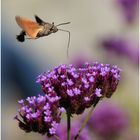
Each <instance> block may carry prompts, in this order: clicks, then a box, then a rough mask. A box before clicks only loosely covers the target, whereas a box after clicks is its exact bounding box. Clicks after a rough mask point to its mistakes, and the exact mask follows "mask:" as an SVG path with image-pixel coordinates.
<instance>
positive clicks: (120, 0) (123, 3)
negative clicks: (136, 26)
mask: <svg viewBox="0 0 140 140" xmlns="http://www.w3.org/2000/svg"><path fill="white" fill-rule="evenodd" d="M117 4H118V5H119V6H120V8H121V10H122V12H123V14H124V17H125V19H126V21H127V22H128V23H132V22H134V20H135V18H136V16H138V5H139V0H117Z"/></svg>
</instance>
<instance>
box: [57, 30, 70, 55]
mask: <svg viewBox="0 0 140 140" xmlns="http://www.w3.org/2000/svg"><path fill="white" fill-rule="evenodd" d="M58 30H60V31H63V32H67V33H68V35H69V38H68V45H67V57H69V46H70V31H68V30H63V29H58Z"/></svg>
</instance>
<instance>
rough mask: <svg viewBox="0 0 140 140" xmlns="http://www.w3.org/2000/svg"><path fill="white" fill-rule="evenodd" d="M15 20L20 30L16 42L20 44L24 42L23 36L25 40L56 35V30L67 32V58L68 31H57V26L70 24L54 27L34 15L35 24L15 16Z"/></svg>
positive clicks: (52, 24)
mask: <svg viewBox="0 0 140 140" xmlns="http://www.w3.org/2000/svg"><path fill="white" fill-rule="evenodd" d="M15 20H16V22H17V24H18V25H19V27H20V28H21V29H22V31H21V32H20V34H19V35H17V40H18V41H20V42H24V41H25V36H28V37H27V38H26V39H38V38H40V37H44V36H48V35H50V34H52V33H56V32H57V31H58V30H60V31H64V32H67V33H68V35H69V38H68V45H67V56H68V49H69V44H70V31H68V30H63V29H59V28H58V26H61V25H65V24H70V22H66V23H61V24H58V25H54V22H52V23H48V22H45V21H43V20H42V19H41V18H39V17H38V16H37V15H35V20H36V22H35V21H32V20H29V19H26V18H24V17H21V16H16V17H15Z"/></svg>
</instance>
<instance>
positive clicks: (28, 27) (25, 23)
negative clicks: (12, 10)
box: [15, 16, 43, 38]
mask: <svg viewBox="0 0 140 140" xmlns="http://www.w3.org/2000/svg"><path fill="white" fill-rule="evenodd" d="M15 19H16V22H17V24H18V25H19V26H20V27H21V28H22V29H23V30H24V31H25V32H26V34H27V35H28V36H29V37H31V38H36V36H37V34H38V32H39V31H42V30H43V26H40V25H39V24H38V23H36V22H34V21H31V20H28V19H26V18H23V17H20V16H16V17H15Z"/></svg>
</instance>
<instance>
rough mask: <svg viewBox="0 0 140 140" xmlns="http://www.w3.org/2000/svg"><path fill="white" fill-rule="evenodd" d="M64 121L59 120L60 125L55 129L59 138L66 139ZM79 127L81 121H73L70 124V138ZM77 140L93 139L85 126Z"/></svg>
mask: <svg viewBox="0 0 140 140" xmlns="http://www.w3.org/2000/svg"><path fill="white" fill-rule="evenodd" d="M66 124H67V123H66V122H65V121H63V122H61V125H60V127H59V129H57V131H56V135H57V136H58V137H59V139H60V140H66V139H67V126H66ZM80 127H81V123H80V122H78V121H74V122H73V123H72V126H71V139H72V140H73V139H74V137H75V135H76V133H77V132H78V130H79V128H80ZM44 140H55V139H54V138H49V139H48V138H45V139H44ZM79 140H93V138H91V136H90V134H89V131H88V129H87V128H86V127H85V128H84V130H83V131H82V133H81V135H80V137H79Z"/></svg>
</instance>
